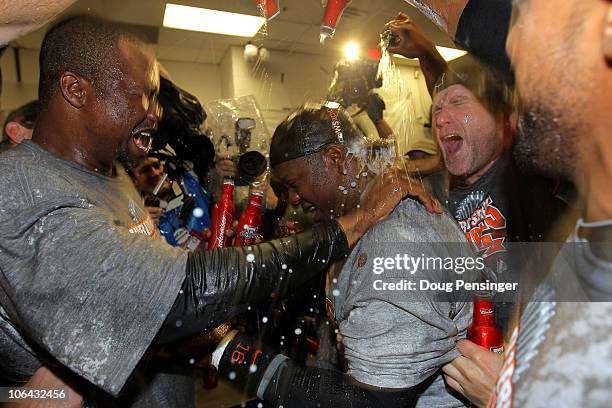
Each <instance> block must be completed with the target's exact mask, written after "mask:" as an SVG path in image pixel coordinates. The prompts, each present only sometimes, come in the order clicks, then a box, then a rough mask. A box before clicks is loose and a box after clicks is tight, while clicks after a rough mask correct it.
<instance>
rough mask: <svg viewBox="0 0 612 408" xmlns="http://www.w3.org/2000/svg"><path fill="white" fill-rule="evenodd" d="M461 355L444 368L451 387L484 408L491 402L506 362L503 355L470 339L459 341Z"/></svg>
mask: <svg viewBox="0 0 612 408" xmlns="http://www.w3.org/2000/svg"><path fill="white" fill-rule="evenodd" d="M457 347H458V348H459V351H460V352H461V354H462V355H461V356H459V357H457V358H456V359H454V360H453V361H451V362H450V363H448V364H447V365H445V366H444V367H442V371H444V377H445V378H446V381H447V383H448V385H449V386H450V387H451V388H453V389H454V390H456V391H457V392H459V393H461V394H463V395H464V396H465V397H466V398H467V399H469V400H470V401H471V402H472V404H474V405H476V406H477V407H484V406H486V405H487V403H488V402H489V399H490V398H491V394H492V393H493V389H494V388H495V384H496V383H497V378H498V377H499V372H500V371H501V368H502V364H503V362H504V357H503V354H498V353H493V352H492V351H489V350H487V349H485V348H484V347H480V346H479V345H477V344H475V343H473V342H471V341H469V340H459V341H458V342H457Z"/></svg>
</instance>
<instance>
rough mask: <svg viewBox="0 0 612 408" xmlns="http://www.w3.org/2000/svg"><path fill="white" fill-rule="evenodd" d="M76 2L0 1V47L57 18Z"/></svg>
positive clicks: (70, 0)
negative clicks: (0, 20)
mask: <svg viewBox="0 0 612 408" xmlns="http://www.w3.org/2000/svg"><path fill="white" fill-rule="evenodd" d="M75 2H76V0H23V1H15V0H0V16H1V17H0V18H1V19H2V22H1V24H0V45H5V44H8V43H9V41H12V40H14V39H16V38H18V37H21V36H22V35H25V34H27V33H29V32H30V31H33V30H35V29H37V28H38V27H40V26H42V25H43V24H45V23H46V22H47V21H49V20H51V19H52V18H53V17H55V16H57V15H58V14H59V13H61V12H62V11H64V9H66V8H68V7H69V6H71V5H72V4H73V3H75Z"/></svg>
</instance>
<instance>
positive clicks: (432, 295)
mask: <svg viewBox="0 0 612 408" xmlns="http://www.w3.org/2000/svg"><path fill="white" fill-rule="evenodd" d="M397 254H408V255H410V256H414V257H440V258H445V257H449V256H452V257H456V256H464V257H469V256H472V252H471V248H470V246H469V244H468V242H467V241H466V239H465V236H464V235H463V233H462V232H461V230H460V229H459V228H458V226H457V225H456V223H455V221H454V220H453V219H452V218H451V217H450V216H448V215H447V214H444V215H435V214H429V213H428V212H427V211H426V210H425V208H424V207H423V206H422V205H421V204H419V203H417V202H415V201H413V200H405V201H403V202H402V203H401V204H400V205H399V206H398V207H397V208H396V209H395V210H394V211H393V213H392V214H391V215H390V216H389V217H388V218H387V219H385V220H384V221H382V222H380V223H379V224H376V225H375V226H374V227H372V228H371V229H370V230H369V231H368V232H367V233H366V234H365V235H364V236H363V238H362V239H361V240H360V241H359V242H358V244H357V245H356V247H355V248H354V249H353V251H352V252H351V254H350V256H349V257H348V259H347V262H346V263H345V266H344V268H343V270H342V272H341V273H340V275H339V277H338V279H337V282H336V284H335V290H334V308H335V316H336V320H337V321H338V326H339V330H340V333H341V334H342V336H343V343H344V346H345V349H346V350H345V353H346V357H347V360H348V363H349V371H348V374H349V375H350V376H352V377H353V378H355V379H356V380H357V381H359V382H361V383H364V384H368V385H372V386H377V387H384V388H408V387H413V386H416V385H418V384H420V383H422V382H423V381H425V380H426V379H427V378H429V377H431V376H432V375H439V374H437V371H438V370H439V369H440V367H441V366H442V365H444V364H446V363H448V362H450V361H451V360H453V359H454V358H455V357H457V356H459V352H458V350H457V348H456V346H455V342H456V341H457V340H458V339H460V338H462V337H464V336H465V332H466V330H467V327H468V325H469V324H470V321H471V317H472V304H471V302H470V301H469V300H468V299H453V295H452V294H450V295H448V296H447V299H449V300H451V301H440V299H439V298H437V297H436V292H434V291H430V290H418V285H417V290H405V291H397V292H392V291H385V290H376V289H375V288H374V286H373V285H374V281H375V280H378V279H380V280H382V281H385V282H392V281H398V279H406V280H412V281H415V282H417V283H418V281H419V280H421V279H427V280H429V281H431V282H441V281H445V280H454V279H455V278H457V277H458V276H456V275H455V272H453V271H451V272H450V273H447V274H446V276H443V275H444V273H441V272H440V271H431V270H419V271H418V272H416V273H414V274H411V273H409V272H407V271H406V270H402V271H399V270H396V271H394V272H388V271H385V272H384V273H382V274H375V273H373V268H374V262H377V261H374V259H375V258H380V257H383V258H384V257H395V256H396V255H397ZM474 278H475V277H474V274H471V273H470V274H468V273H465V276H463V277H462V279H465V280H469V281H474V280H475V279H474ZM377 287H380V285H379V284H377ZM432 387H435V389H436V390H437V392H426V393H425V396H424V398H423V399H426V397H431V398H436V400H437V401H436V403H433V402H432V404H428V403H427V402H426V401H425V400H424V401H421V402H420V406H463V404H462V403H460V402H459V401H458V400H456V399H455V398H454V397H452V396H451V395H450V394H448V392H447V391H446V390H445V389H444V386H443V383H442V379H441V378H439V379H437V380H436V381H434V383H433V384H432ZM432 391H433V389H432ZM440 393H441V394H443V395H442V399H441V400H440V399H438V397H440V395H439V394H440ZM439 404H442V405H439Z"/></svg>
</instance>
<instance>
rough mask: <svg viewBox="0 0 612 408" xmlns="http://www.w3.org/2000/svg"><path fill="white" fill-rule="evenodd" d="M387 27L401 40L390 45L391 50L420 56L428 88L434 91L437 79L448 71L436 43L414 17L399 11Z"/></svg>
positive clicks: (408, 55) (401, 53)
mask: <svg viewBox="0 0 612 408" xmlns="http://www.w3.org/2000/svg"><path fill="white" fill-rule="evenodd" d="M385 28H386V29H388V30H390V31H391V32H393V33H394V34H395V35H397V36H398V37H399V39H400V41H399V42H398V43H397V44H396V45H389V48H388V50H389V52H391V53H394V54H399V55H403V56H404V57H406V58H418V59H419V63H420V64H421V69H422V70H423V75H424V76H425V81H426V82H427V90H428V91H429V93H430V95H431V94H432V93H433V89H434V86H435V84H436V81H437V80H438V78H439V77H440V75H442V74H443V73H444V71H446V66H447V64H446V61H445V60H444V58H442V56H441V55H440V53H439V52H438V50H437V49H436V45H435V44H434V43H433V42H432V41H431V40H430V39H429V38H427V37H426V36H425V34H424V33H423V30H421V27H419V26H418V25H417V24H416V23H415V22H414V21H412V19H411V18H410V17H409V16H408V15H406V14H404V13H399V14H398V15H397V17H396V18H395V20H391V21H390V22H388V23H387V25H386V26H385Z"/></svg>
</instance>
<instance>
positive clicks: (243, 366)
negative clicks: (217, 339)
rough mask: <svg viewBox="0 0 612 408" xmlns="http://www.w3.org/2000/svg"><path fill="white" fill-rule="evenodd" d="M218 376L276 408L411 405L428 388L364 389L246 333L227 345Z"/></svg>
mask: <svg viewBox="0 0 612 408" xmlns="http://www.w3.org/2000/svg"><path fill="white" fill-rule="evenodd" d="M213 358H214V357H213ZM217 372H218V374H219V377H220V378H227V379H228V380H229V381H230V383H231V384H232V385H233V386H234V387H235V388H237V389H238V390H240V391H241V392H242V393H244V395H246V396H255V395H257V396H258V397H259V398H261V399H263V400H265V401H266V402H268V403H270V404H271V405H272V406H274V407H282V406H284V407H292V408H293V407H295V408H306V407H308V408H310V407H312V408H315V407H317V408H326V407H327V408H380V407H385V408H406V407H413V406H415V404H416V400H417V398H418V396H419V395H420V392H422V391H423V389H424V387H427V386H428V384H429V383H428V382H427V381H426V382H424V383H423V384H420V385H418V386H416V387H412V388H407V389H401V390H388V389H387V390H383V389H381V388H378V387H372V386H368V387H367V388H366V386H365V385H361V384H358V383H356V382H355V381H354V380H352V379H351V377H349V376H347V375H344V374H342V373H341V372H339V371H334V370H326V369H321V368H315V367H303V366H300V365H299V364H297V363H296V362H294V361H292V360H290V359H288V358H287V357H286V356H284V355H282V354H278V353H277V352H276V351H275V350H274V349H272V348H271V347H269V346H267V345H265V344H263V343H261V342H260V341H259V340H258V339H256V338H255V337H252V336H248V335H239V336H237V337H235V338H234V339H232V340H231V341H230V342H229V343H228V344H227V346H226V347H225V350H224V351H223V355H222V356H221V357H220V360H219V365H218V371H217Z"/></svg>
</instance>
